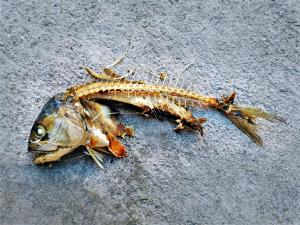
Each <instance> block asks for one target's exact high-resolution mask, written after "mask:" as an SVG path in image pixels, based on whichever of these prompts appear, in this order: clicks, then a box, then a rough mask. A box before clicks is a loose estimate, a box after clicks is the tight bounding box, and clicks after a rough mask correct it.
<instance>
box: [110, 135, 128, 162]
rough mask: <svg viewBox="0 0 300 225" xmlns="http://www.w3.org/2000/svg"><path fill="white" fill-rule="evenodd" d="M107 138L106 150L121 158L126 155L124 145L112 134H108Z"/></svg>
mask: <svg viewBox="0 0 300 225" xmlns="http://www.w3.org/2000/svg"><path fill="white" fill-rule="evenodd" d="M107 138H108V140H109V146H108V150H109V151H110V152H111V153H112V154H113V155H114V156H116V157H118V158H122V157H127V152H126V148H125V146H124V145H123V144H122V143H121V142H120V141H119V140H118V139H117V138H116V137H115V136H114V135H112V134H108V135H107Z"/></svg>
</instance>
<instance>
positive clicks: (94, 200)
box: [0, 0, 300, 225]
mask: <svg viewBox="0 0 300 225" xmlns="http://www.w3.org/2000/svg"><path fill="white" fill-rule="evenodd" d="M0 7H1V8H0V10H1V11H0V64H1V70H0V75H1V79H0V90H1V91H0V96H1V112H0V114H1V120H0V125H1V131H0V132H1V139H0V146H1V155H0V162H1V164H0V166H1V168H0V175H1V177H0V179H1V181H0V205H1V209H0V224H2V225H14V224H239V225H240V224H264V225H265V224H286V225H291V224H294V225H296V224H300V215H299V212H300V208H299V199H300V196H299V184H300V182H299V173H300V170H299V165H300V160H299V149H300V140H299V134H300V131H299V127H300V117H299V110H300V108H299V104H300V102H299V93H300V92H299V89H300V88H299V83H300V79H299V26H300V24H299V13H300V12H299V11H300V10H299V3H297V1H296V0H295V1H265V0H261V1H243V3H242V2H241V1H196V0H194V1H181V0H169V1H167V0H163V1H133V0H130V1H119V0H111V1H99V2H97V1H32V0H29V1H8V0H1V1H0ZM130 39H131V40H132V45H131V47H130V48H129V51H128V57H127V58H126V59H125V61H124V63H123V64H122V65H120V66H118V67H117V68H118V70H119V71H121V72H125V71H126V69H127V68H133V67H135V66H137V65H139V66H142V67H143V68H150V69H151V70H153V71H154V72H159V71H162V70H167V71H168V73H169V74H176V73H179V72H180V71H181V70H182V69H183V68H184V67H185V65H187V64H189V63H190V62H194V65H193V66H192V67H191V68H190V69H188V70H187V71H186V72H185V73H184V74H183V77H184V78H185V79H186V80H187V82H186V83H192V84H193V88H194V89H195V90H197V91H199V92H202V93H205V94H209V95H216V96H220V95H222V94H227V93H229V92H230V91H231V90H236V91H237V92H238V99H237V101H238V102H239V103H241V104H248V105H255V106H259V107H263V108H264V109H266V110H269V111H272V112H276V113H278V114H279V115H281V116H282V117H284V118H286V119H287V122H288V124H287V125H284V124H270V123H267V122H263V121H262V122H261V125H262V129H261V131H260V134H261V135H262V137H263V138H264V140H265V145H264V147H258V146H256V145H255V144H254V143H253V142H251V140H249V139H248V138H247V137H246V136H245V135H244V134H242V133H241V132H240V131H239V130H237V129H236V128H235V127H234V126H233V125H232V124H230V122H229V121H227V119H226V118H224V117H223V116H222V115H219V114H218V113H216V112H211V111H204V112H202V111H200V110H198V111H196V113H198V114H199V115H204V116H206V117H207V118H208V119H209V121H208V122H207V124H206V125H205V136H204V138H203V140H202V141H200V140H199V138H198V137H197V135H195V134H193V133H182V134H176V133H175V132H173V131H172V129H173V128H174V124H171V123H169V122H167V121H157V120H155V119H146V118H142V117H139V116H137V115H126V114H125V115H123V116H122V118H121V120H122V121H124V122H126V123H127V124H132V125H133V126H134V127H135V129H136V137H135V138H132V139H127V140H126V141H125V143H126V145H127V146H128V149H129V157H128V158H126V159H120V160H112V159H111V158H109V157H107V158H106V160H105V170H104V171H101V170H99V169H98V168H97V166H96V165H95V163H93V162H92V160H91V159H90V158H87V157H82V158H79V159H76V160H69V161H66V160H65V161H63V162H60V163H57V164H55V165H54V166H53V168H51V169H50V168H48V167H46V166H45V167H42V166H35V165H33V164H32V163H31V159H32V156H31V155H30V154H28V153H27V139H28V135H29V132H30V128H31V126H32V124H33V122H34V120H35V118H36V116H37V114H38V113H39V111H40V110H41V108H42V106H43V104H44V103H45V102H46V101H47V100H48V99H49V98H50V97H51V96H53V95H54V94H56V93H58V92H60V91H63V90H65V89H66V88H67V87H69V86H72V85H74V84H77V83H83V82H86V81H88V80H89V78H88V77H87V76H86V75H85V73H84V72H83V70H82V69H81V67H82V66H92V67H93V68H100V67H101V66H104V65H107V64H108V63H110V62H112V61H113V60H114V59H115V58H116V57H117V56H119V55H121V54H122V53H123V52H124V50H125V49H126V47H127V45H128V41H129V40H130ZM140 73H144V72H143V71H141V70H140ZM122 110H123V109H122ZM124 110H125V109H124ZM77 154H80V150H79V151H78V153H77Z"/></svg>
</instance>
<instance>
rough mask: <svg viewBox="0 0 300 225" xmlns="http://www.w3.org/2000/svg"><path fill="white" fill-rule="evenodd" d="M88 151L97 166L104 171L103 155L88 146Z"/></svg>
mask: <svg viewBox="0 0 300 225" xmlns="http://www.w3.org/2000/svg"><path fill="white" fill-rule="evenodd" d="M86 149H87V151H88V153H89V155H90V156H91V157H92V158H93V160H94V161H95V162H96V164H97V165H98V166H99V167H100V168H101V169H104V167H103V155H102V154H101V153H99V152H97V151H95V150H94V149H92V148H90V147H88V146H86Z"/></svg>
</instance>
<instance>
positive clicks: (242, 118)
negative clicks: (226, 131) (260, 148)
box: [217, 92, 286, 145]
mask: <svg viewBox="0 0 300 225" xmlns="http://www.w3.org/2000/svg"><path fill="white" fill-rule="evenodd" d="M235 96H236V93H235V92H233V93H231V94H230V95H229V96H226V97H222V99H220V100H219V101H218V103H219V104H218V107H217V109H218V110H219V111H221V112H222V113H223V114H224V115H225V116H226V117H227V118H228V119H229V120H230V121H231V122H232V123H233V124H234V125H235V126H237V127H238V128H239V129H240V130H241V131H242V132H244V133H245V134H246V135H248V136H249V137H250V138H251V139H252V140H253V141H254V142H255V143H256V144H258V145H262V144H263V141H262V138H261V137H260V136H259V134H258V133H257V128H258V126H257V124H256V122H255V121H256V119H257V118H262V119H265V120H268V121H270V122H273V123H275V122H283V123H286V121H285V120H284V119H283V118H282V117H280V116H278V115H275V114H273V113H269V112H266V111H264V110H263V109H260V108H256V107H248V106H239V105H237V104H234V99H235Z"/></svg>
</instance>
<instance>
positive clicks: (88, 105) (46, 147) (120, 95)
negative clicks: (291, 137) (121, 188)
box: [28, 68, 285, 167]
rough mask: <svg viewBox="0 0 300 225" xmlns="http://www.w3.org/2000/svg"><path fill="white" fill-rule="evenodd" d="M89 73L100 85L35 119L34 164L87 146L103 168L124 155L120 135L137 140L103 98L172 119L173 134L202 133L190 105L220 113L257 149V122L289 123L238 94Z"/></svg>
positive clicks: (77, 89) (70, 94)
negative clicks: (105, 161)
mask: <svg viewBox="0 0 300 225" xmlns="http://www.w3.org/2000/svg"><path fill="white" fill-rule="evenodd" d="M86 71H87V72H88V74H90V75H91V76H92V77H94V78H97V81H95V82H90V83H87V84H84V85H76V86H73V87H71V88H69V89H67V90H66V91H65V92H64V93H60V94H57V95H55V96H54V97H52V98H51V99H50V100H49V101H48V102H47V103H46V105H45V106H44V107H43V109H42V111H41V113H40V114H39V116H38V117H37V119H36V121H35V123H34V125H33V127H32V130H31V134H30V138H29V141H28V150H29V151H30V152H33V153H36V156H35V158H34V160H33V162H34V163H35V164H44V163H52V162H55V161H58V160H60V159H61V158H62V157H63V156H64V155H67V154H69V153H70V152H72V151H73V150H74V149H76V148H77V147H79V146H85V147H86V149H87V150H88V153H89V155H91V157H92V158H93V159H94V160H95V161H96V163H97V164H98V165H99V166H100V167H102V153H107V154H111V155H113V156H115V157H118V158H120V157H126V156H127V151H126V148H125V146H124V145H123V144H122V143H121V141H120V140H119V139H118V137H119V138H120V137H121V138H124V137H125V136H133V134H134V132H133V128H132V127H127V126H125V125H123V124H122V123H119V122H118V121H117V119H116V118H115V117H114V115H113V112H111V110H110V108H109V107H108V106H106V105H103V104H101V103H99V102H98V101H102V100H105V101H112V102H121V103H125V104H128V105H132V106H135V107H136V108H139V109H141V111H142V114H144V115H149V114H151V113H153V112H155V111H158V112H160V113H164V114H167V115H170V116H171V117H172V118H175V120H174V121H175V122H176V123H177V124H178V125H177V127H176V129H175V130H177V131H180V130H183V129H190V130H196V131H199V132H200V133H201V134H203V123H204V122H205V121H206V119H205V118H196V117H195V116H194V115H193V114H192V112H191V111H189V110H188V109H187V107H197V106H201V107H204V108H208V109H213V110H217V111H219V112H221V113H222V114H223V115H225V116H226V117H227V118H228V119H229V120H230V121H231V122H233V123H234V124H235V125H236V126H237V127H238V128H239V129H240V130H241V131H242V132H244V133H245V134H246V135H248V136H249V137H250V138H251V139H252V140H253V141H254V142H255V143H256V144H258V145H262V143H263V141H262V138H261V137H260V136H259V134H258V133H257V124H256V123H255V120H256V119H257V118H262V119H266V120H268V121H271V122H277V121H280V122H285V121H284V119H282V118H281V117H279V116H277V115H275V114H272V113H268V112H265V111H263V110H262V109H259V108H255V107H245V106H239V105H237V104H235V103H234V100H235V96H236V93H235V92H233V93H231V94H230V95H229V96H226V97H222V98H216V97H209V96H204V95H202V94H199V93H197V92H194V91H189V90H186V89H183V88H178V87H173V86H166V85H159V84H146V83H145V82H143V81H139V80H138V81H136V80H129V79H127V78H125V77H122V76H120V75H119V74H117V73H116V72H115V71H114V70H112V69H110V68H105V69H104V70H103V73H102V74H98V73H96V72H94V71H93V70H92V69H90V68H86Z"/></svg>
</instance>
